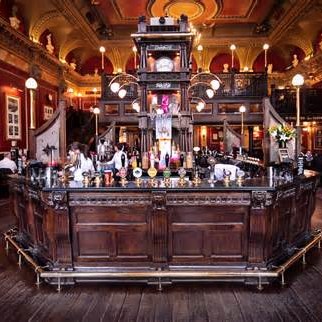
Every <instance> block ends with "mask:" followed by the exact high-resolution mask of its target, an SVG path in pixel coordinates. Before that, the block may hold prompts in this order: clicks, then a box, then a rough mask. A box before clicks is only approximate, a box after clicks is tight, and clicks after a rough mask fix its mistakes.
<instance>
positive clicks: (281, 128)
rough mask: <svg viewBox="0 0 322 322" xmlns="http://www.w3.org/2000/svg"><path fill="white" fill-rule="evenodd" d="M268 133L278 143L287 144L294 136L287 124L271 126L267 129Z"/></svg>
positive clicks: (292, 130)
mask: <svg viewBox="0 0 322 322" xmlns="http://www.w3.org/2000/svg"><path fill="white" fill-rule="evenodd" d="M268 132H269V134H270V135H271V136H272V137H273V138H274V139H275V140H276V141H278V142H281V141H284V142H287V141H289V140H292V138H294V137H295V135H296V131H295V129H294V128H292V127H290V126H289V125H287V124H279V125H273V126H271V127H270V128H269V129H268Z"/></svg>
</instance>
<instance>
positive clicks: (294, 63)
mask: <svg viewBox="0 0 322 322" xmlns="http://www.w3.org/2000/svg"><path fill="white" fill-rule="evenodd" d="M298 64H299V60H298V58H297V55H296V54H294V55H293V60H292V65H293V67H296V66H297V65H298Z"/></svg>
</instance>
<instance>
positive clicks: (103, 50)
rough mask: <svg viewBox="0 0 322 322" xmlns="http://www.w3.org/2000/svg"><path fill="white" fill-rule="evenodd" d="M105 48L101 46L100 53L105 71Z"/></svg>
mask: <svg viewBox="0 0 322 322" xmlns="http://www.w3.org/2000/svg"><path fill="white" fill-rule="evenodd" d="M105 51H106V50H105V47H104V46H101V47H100V53H101V56H102V70H104V54H105Z"/></svg>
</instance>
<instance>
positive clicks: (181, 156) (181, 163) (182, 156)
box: [180, 153, 184, 168]
mask: <svg viewBox="0 0 322 322" xmlns="http://www.w3.org/2000/svg"><path fill="white" fill-rule="evenodd" d="M183 162H184V155H183V154H182V153H181V154H180V167H181V168H183Z"/></svg>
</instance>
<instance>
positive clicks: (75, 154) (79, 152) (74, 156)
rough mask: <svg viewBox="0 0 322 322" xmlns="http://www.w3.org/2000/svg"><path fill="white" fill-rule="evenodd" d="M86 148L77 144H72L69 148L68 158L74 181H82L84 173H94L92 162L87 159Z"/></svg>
mask: <svg viewBox="0 0 322 322" xmlns="http://www.w3.org/2000/svg"><path fill="white" fill-rule="evenodd" d="M87 151H88V150H87V146H86V145H84V144H81V143H79V142H73V143H72V145H71V146H70V150H69V156H70V158H71V163H72V165H73V166H72V167H71V168H70V171H72V172H73V174H74V180H75V181H81V180H83V173H84V172H94V171H95V169H94V165H93V161H92V160H91V159H90V158H89V157H88V152H87Z"/></svg>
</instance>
